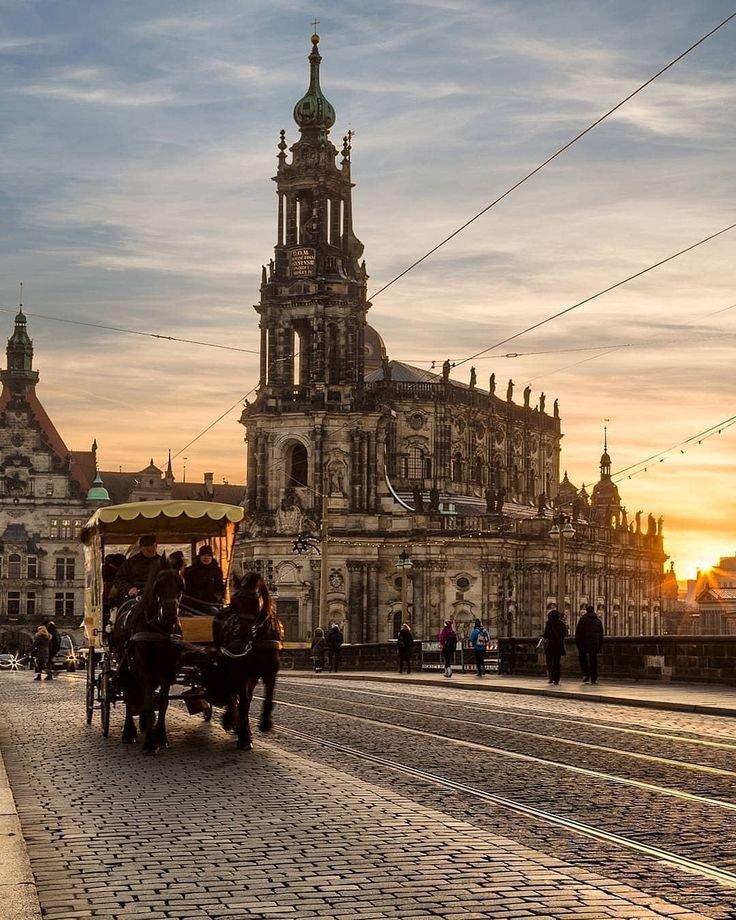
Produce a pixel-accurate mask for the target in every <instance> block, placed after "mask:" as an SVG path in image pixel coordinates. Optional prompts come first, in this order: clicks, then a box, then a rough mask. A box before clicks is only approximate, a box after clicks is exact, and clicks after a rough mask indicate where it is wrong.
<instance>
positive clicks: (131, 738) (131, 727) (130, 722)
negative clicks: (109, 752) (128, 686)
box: [123, 692, 138, 744]
mask: <svg viewBox="0 0 736 920" xmlns="http://www.w3.org/2000/svg"><path fill="white" fill-rule="evenodd" d="M137 740H138V730H137V729H136V727H135V719H134V718H133V707H132V705H131V703H130V700H129V699H128V694H127V692H126V694H125V724H124V725H123V744H135V743H136V741H137Z"/></svg>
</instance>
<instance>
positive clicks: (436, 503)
mask: <svg viewBox="0 0 736 920" xmlns="http://www.w3.org/2000/svg"><path fill="white" fill-rule="evenodd" d="M429 510H430V511H439V510H440V490H439V489H438V488H437V486H432V488H431V489H430V490H429Z"/></svg>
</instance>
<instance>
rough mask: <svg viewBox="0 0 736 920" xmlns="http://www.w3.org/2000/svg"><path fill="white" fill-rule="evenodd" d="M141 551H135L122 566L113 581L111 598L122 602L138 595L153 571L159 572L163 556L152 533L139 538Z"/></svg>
mask: <svg viewBox="0 0 736 920" xmlns="http://www.w3.org/2000/svg"><path fill="white" fill-rule="evenodd" d="M138 546H139V547H140V551H139V552H137V553H134V554H133V555H132V556H130V557H129V558H128V559H126V560H125V562H124V563H123V564H122V565H121V566H120V568H119V569H118V571H117V575H116V576H115V581H114V582H113V590H112V592H111V600H114V601H116V602H117V603H118V604H120V603H121V602H122V601H124V600H125V599H126V598H129V597H137V596H138V595H139V594H140V593H141V591H142V590H143V589H144V588H145V586H146V582H147V581H148V578H149V576H150V575H151V573H152V572H154V573H155V572H158V570H159V568H160V567H161V559H162V557H161V556H160V555H159V554H158V543H157V541H156V537H155V536H154V535H153V534H152V533H148V534H145V535H144V536H142V537H141V538H140V539H139V540H138Z"/></svg>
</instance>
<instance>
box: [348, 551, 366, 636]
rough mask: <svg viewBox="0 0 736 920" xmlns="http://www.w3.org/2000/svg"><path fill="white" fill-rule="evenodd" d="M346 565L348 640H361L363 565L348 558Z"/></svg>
mask: <svg viewBox="0 0 736 920" xmlns="http://www.w3.org/2000/svg"><path fill="white" fill-rule="evenodd" d="M347 567H348V605H349V606H348V630H349V632H348V636H347V639H348V641H350V642H362V640H363V567H364V564H363V563H362V562H358V561H357V560H350V561H349V562H348V564H347Z"/></svg>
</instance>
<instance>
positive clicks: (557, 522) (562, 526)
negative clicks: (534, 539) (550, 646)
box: [549, 510, 575, 619]
mask: <svg viewBox="0 0 736 920" xmlns="http://www.w3.org/2000/svg"><path fill="white" fill-rule="evenodd" d="M549 535H550V538H551V539H553V540H557V609H558V610H559V612H560V616H561V617H562V618H563V619H564V618H565V540H569V539H571V538H572V537H574V536H575V528H574V527H573V526H572V524H571V523H570V516H569V515H567V514H565V513H564V511H562V510H560V511H558V512H557V513H556V514H555V515H554V517H553V518H552V529H551V530H550V532H549ZM570 609H571V610H572V597H571V598H570Z"/></svg>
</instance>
